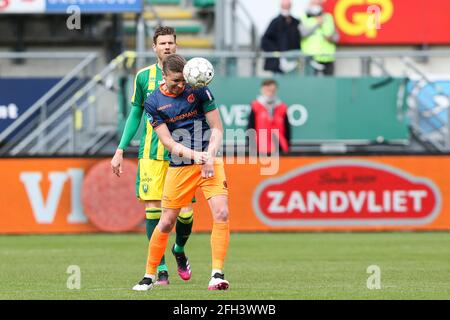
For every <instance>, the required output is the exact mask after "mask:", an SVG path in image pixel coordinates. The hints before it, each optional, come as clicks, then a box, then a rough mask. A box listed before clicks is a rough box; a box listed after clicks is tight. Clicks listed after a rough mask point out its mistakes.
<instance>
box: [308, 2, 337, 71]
mask: <svg viewBox="0 0 450 320" xmlns="http://www.w3.org/2000/svg"><path fill="white" fill-rule="evenodd" d="M325 1H326V0H311V1H310V2H309V5H308V7H307V9H306V11H305V12H302V13H301V15H300V21H301V24H300V33H301V35H302V40H301V48H302V51H303V53H304V54H306V55H308V56H310V57H311V58H310V59H309V61H308V63H307V65H306V73H307V74H311V73H313V74H315V75H333V74H334V61H335V57H334V54H335V53H336V43H337V42H338V41H339V33H338V32H337V31H336V26H335V24H334V17H333V15H331V14H330V13H327V12H323V4H324V3H325Z"/></svg>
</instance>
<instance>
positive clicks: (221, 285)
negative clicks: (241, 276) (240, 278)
mask: <svg viewBox="0 0 450 320" xmlns="http://www.w3.org/2000/svg"><path fill="white" fill-rule="evenodd" d="M229 286H230V283H229V282H228V281H227V280H225V277H224V274H223V273H218V272H216V273H215V274H214V275H213V276H212V277H211V280H209V284H208V290H227V289H228V287H229Z"/></svg>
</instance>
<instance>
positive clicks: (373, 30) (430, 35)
mask: <svg viewBox="0 0 450 320" xmlns="http://www.w3.org/2000/svg"><path fill="white" fill-rule="evenodd" d="M325 10H326V11H327V12H330V13H332V14H333V16H334V18H335V23H336V26H337V28H338V30H339V34H340V36H341V38H340V44H349V45H350V44H354V45H357V44H383V45H395V44H400V45H401V44H449V43H450V32H448V30H450V20H449V19H448V13H449V12H450V1H446V0H328V1H327V2H326V4H325Z"/></svg>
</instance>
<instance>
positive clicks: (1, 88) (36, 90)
mask: <svg viewBox="0 0 450 320" xmlns="http://www.w3.org/2000/svg"><path fill="white" fill-rule="evenodd" d="M59 80H60V79H58V78H43V79H42V78H36V79H20V78H2V79H0V132H2V131H3V130H4V129H5V128H7V127H8V126H9V125H10V124H11V123H13V122H14V120H16V119H17V118H18V117H19V116H21V115H22V114H23V113H24V112H25V111H26V110H27V109H28V108H29V107H31V106H32V105H33V104H34V103H35V102H36V101H37V100H38V99H39V98H40V97H42V96H43V95H44V94H45V93H46V92H47V91H48V90H50V88H51V87H53V86H54V85H55V84H56V83H57V82H58V81H59Z"/></svg>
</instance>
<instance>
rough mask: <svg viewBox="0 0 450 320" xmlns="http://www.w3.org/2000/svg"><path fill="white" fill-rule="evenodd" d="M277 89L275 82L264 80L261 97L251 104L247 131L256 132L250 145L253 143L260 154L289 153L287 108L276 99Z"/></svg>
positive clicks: (289, 137)
mask: <svg viewBox="0 0 450 320" xmlns="http://www.w3.org/2000/svg"><path fill="white" fill-rule="evenodd" d="M277 89H278V84H277V82H276V81H275V80H272V79H267V80H264V81H263V82H262V84H261V95H260V96H259V97H258V98H257V99H256V100H254V101H253V102H252V104H251V108H252V109H251V112H250V116H249V120H248V128H247V129H254V130H256V136H255V139H256V140H255V141H252V142H251V143H253V142H254V143H255V144H254V145H256V150H257V151H258V153H260V154H261V153H262V154H272V153H274V152H282V153H288V152H289V144H290V139H291V128H290V124H289V119H288V115H287V106H286V104H285V103H284V102H282V101H281V100H280V99H279V98H278V96H277ZM277 147H278V148H277ZM250 148H251V146H250Z"/></svg>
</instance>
